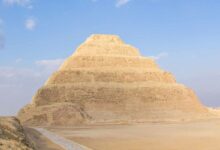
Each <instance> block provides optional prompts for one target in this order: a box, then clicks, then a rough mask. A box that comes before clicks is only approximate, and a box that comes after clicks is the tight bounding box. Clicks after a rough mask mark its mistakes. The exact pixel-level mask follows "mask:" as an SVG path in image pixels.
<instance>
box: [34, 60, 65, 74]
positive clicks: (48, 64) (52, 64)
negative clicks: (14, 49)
mask: <svg viewBox="0 0 220 150" xmlns="http://www.w3.org/2000/svg"><path fill="white" fill-rule="evenodd" d="M63 61H64V59H54V60H39V61H36V62H35V64H36V65H37V66H38V67H42V68H43V69H45V70H48V71H50V72H52V71H55V70H57V69H58V67H59V66H60V65H61V64H62V63H63Z"/></svg>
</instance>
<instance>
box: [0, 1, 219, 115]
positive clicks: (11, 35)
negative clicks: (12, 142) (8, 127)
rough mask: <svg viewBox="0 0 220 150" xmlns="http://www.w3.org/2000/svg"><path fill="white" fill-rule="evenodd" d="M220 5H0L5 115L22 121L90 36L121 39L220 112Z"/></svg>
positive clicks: (0, 91) (1, 110)
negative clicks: (40, 91) (47, 84)
mask: <svg viewBox="0 0 220 150" xmlns="http://www.w3.org/2000/svg"><path fill="white" fill-rule="evenodd" d="M219 8H220V1H219V0H62V1H61V0H53V1H49V0H48V1H46V0H0V115H16V113H17V112H18V110H19V109H20V108H21V107H23V106H24V105H26V104H27V103H30V101H31V98H32V96H33V95H34V93H35V92H36V91H37V89H38V88H40V87H41V86H42V85H43V84H44V82H45V81H46V80H47V78H48V77H49V76H50V75H51V73H52V72H54V71H55V70H56V69H57V68H58V67H59V65H60V64H61V63H62V62H63V60H64V59H65V58H67V57H68V56H70V55H71V54H72V53H73V52H74V50H75V49H76V48H77V46H78V45H79V44H81V43H82V42H83V41H84V40H85V39H86V38H87V37H88V36H90V35H91V34H95V33H99V34H116V35H119V36H120V37H121V38H122V39H123V40H124V41H125V42H126V43H129V44H131V45H133V46H135V47H137V48H138V49H139V50H140V52H141V54H142V55H143V56H151V57H153V58H155V60H156V61H157V63H158V64H159V65H160V66H161V68H163V69H164V70H167V71H169V72H171V73H173V74H174V75H175V77H176V79H177V81H178V82H179V83H183V84H185V85H187V86H188V87H190V88H192V89H193V90H194V91H195V92H196V94H197V95H198V97H199V98H200V100H201V102H202V103H203V104H205V105H207V106H210V107H219V106H220V92H219V91H220V69H219V65H220V59H219V57H220V9H219Z"/></svg>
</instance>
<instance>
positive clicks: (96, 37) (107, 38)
mask: <svg viewBox="0 0 220 150" xmlns="http://www.w3.org/2000/svg"><path fill="white" fill-rule="evenodd" d="M86 42H104V43H106V42H109V43H124V42H123V41H122V40H121V38H120V37H119V36H118V35H113V34H92V35H91V36H89V37H88V38H87V40H86Z"/></svg>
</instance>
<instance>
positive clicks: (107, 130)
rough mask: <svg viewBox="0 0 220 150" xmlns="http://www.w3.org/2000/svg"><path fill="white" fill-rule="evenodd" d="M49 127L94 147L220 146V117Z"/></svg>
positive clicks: (167, 149) (188, 149)
mask: <svg viewBox="0 0 220 150" xmlns="http://www.w3.org/2000/svg"><path fill="white" fill-rule="evenodd" d="M47 129H48V130H50V131H52V132H54V133H56V134H58V135H60V136H63V137H65V138H67V139H70V140H73V141H74V142H77V143H79V144H81V145H85V146H87V147H89V148H91V149H93V150H220V120H206V121H196V122H187V123H147V124H137V125H135V124H133V125H102V126H84V127H82V126H81V127H73V128H58V127H53V128H47Z"/></svg>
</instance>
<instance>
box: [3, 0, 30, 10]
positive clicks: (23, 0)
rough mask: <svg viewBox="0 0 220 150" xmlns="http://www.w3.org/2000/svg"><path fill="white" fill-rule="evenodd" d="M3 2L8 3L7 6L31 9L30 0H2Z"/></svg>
mask: <svg viewBox="0 0 220 150" xmlns="http://www.w3.org/2000/svg"><path fill="white" fill-rule="evenodd" d="M2 1H3V3H4V4H6V5H9V6H14V5H18V6H23V7H27V8H30V9H32V8H33V6H32V4H31V3H32V1H31V0H2Z"/></svg>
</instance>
